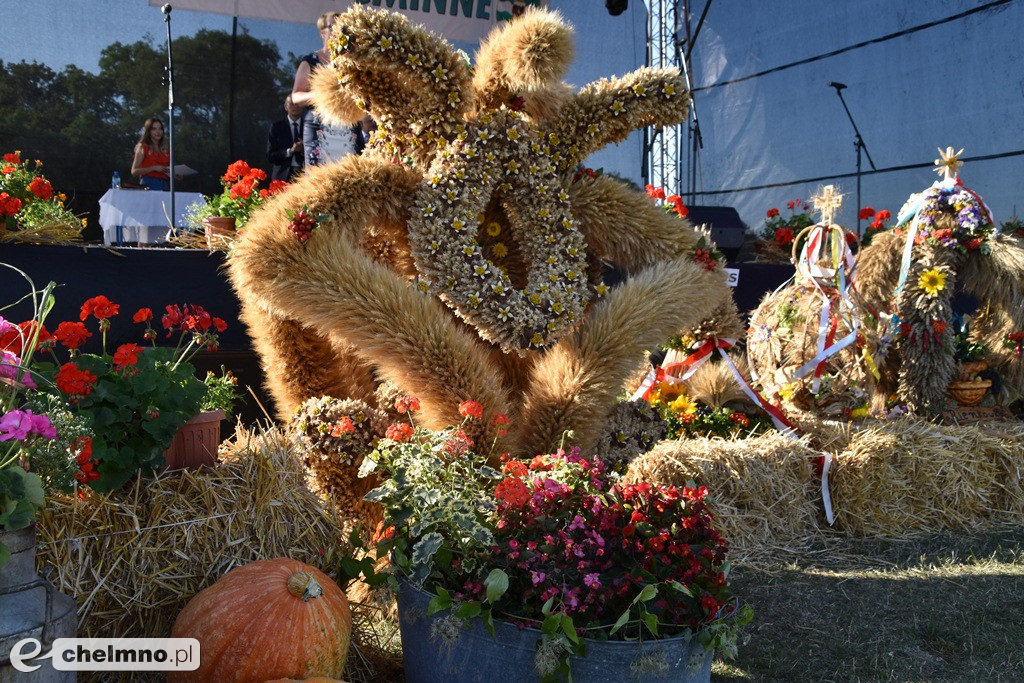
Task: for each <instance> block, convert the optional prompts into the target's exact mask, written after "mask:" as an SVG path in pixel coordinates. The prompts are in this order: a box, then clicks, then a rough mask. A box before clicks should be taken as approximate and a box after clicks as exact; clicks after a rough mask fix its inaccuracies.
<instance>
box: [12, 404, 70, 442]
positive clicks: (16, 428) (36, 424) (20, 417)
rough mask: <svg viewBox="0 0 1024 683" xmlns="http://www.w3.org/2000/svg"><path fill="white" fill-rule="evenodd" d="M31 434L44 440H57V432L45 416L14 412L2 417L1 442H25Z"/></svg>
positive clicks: (29, 411) (22, 411)
mask: <svg viewBox="0 0 1024 683" xmlns="http://www.w3.org/2000/svg"><path fill="white" fill-rule="evenodd" d="M29 434H36V435H38V436H41V437H43V438H44V439H56V438H57V430H56V429H54V427H53V425H52V424H51V423H50V418H48V417H46V416H45V415H33V414H32V411H31V410H12V411H11V412H9V413H7V414H6V415H4V416H3V417H0V441H10V440H11V439H14V440H15V441H24V440H25V439H26V438H28V436H29Z"/></svg>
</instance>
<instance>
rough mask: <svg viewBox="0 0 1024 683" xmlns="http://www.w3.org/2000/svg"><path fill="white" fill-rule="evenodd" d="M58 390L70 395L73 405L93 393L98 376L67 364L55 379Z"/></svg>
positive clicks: (61, 368)
mask: <svg viewBox="0 0 1024 683" xmlns="http://www.w3.org/2000/svg"><path fill="white" fill-rule="evenodd" d="M54 380H55V381H56V382H57V388H58V389H60V390H61V391H63V392H64V393H65V394H67V395H68V397H69V399H70V400H71V402H72V403H75V402H76V401H77V400H78V399H80V398H82V397H83V396H88V395H89V394H91V393H92V385H93V384H95V383H96V375H94V374H92V373H91V372H89V371H88V370H80V369H79V368H78V366H77V365H75V364H74V363H65V364H64V365H62V366H60V371H59V372H58V373H57V375H56V376H55V377H54Z"/></svg>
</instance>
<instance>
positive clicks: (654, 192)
mask: <svg viewBox="0 0 1024 683" xmlns="http://www.w3.org/2000/svg"><path fill="white" fill-rule="evenodd" d="M644 189H645V190H647V196H648V197H650V198H651V199H664V198H665V188H663V187H655V186H654V185H645V186H644Z"/></svg>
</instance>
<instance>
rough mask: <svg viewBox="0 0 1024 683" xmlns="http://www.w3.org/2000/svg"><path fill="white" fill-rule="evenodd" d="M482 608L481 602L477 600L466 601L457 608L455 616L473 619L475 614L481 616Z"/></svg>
mask: <svg viewBox="0 0 1024 683" xmlns="http://www.w3.org/2000/svg"><path fill="white" fill-rule="evenodd" d="M481 609H482V608H481V607H480V603H479V602H477V601H476V600H473V601H472V602H464V603H462V604H461V605H459V608H458V609H457V610H455V616H457V617H458V618H459V619H472V618H473V617H475V616H479V614H480V610H481Z"/></svg>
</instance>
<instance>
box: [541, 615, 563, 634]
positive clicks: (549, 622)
mask: <svg viewBox="0 0 1024 683" xmlns="http://www.w3.org/2000/svg"><path fill="white" fill-rule="evenodd" d="M561 627H562V615H561V614H549V615H548V616H547V617H545V618H544V621H542V622H541V624H540V632H541V633H544V634H546V635H549V636H553V635H555V634H556V633H558V629H560V628H561Z"/></svg>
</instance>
